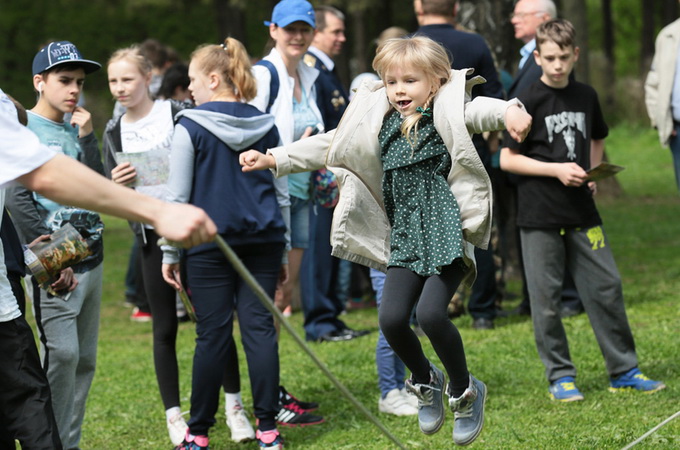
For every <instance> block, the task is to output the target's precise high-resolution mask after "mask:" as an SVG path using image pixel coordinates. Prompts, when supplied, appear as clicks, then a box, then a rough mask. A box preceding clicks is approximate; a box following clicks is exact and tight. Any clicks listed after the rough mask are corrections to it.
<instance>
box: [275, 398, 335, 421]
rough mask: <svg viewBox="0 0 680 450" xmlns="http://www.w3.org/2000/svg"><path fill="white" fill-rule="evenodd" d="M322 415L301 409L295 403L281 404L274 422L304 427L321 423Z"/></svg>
mask: <svg viewBox="0 0 680 450" xmlns="http://www.w3.org/2000/svg"><path fill="white" fill-rule="evenodd" d="M323 422H324V420H323V417H321V416H315V415H313V414H310V413H308V412H306V411H304V410H302V409H300V407H299V406H298V405H297V404H296V403H295V402H290V403H288V404H285V405H284V404H282V405H281V409H279V413H278V414H277V415H276V423H277V424H278V425H283V426H287V427H306V426H309V425H317V424H320V423H323Z"/></svg>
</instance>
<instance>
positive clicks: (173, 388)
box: [138, 229, 180, 409]
mask: <svg viewBox="0 0 680 450" xmlns="http://www.w3.org/2000/svg"><path fill="white" fill-rule="evenodd" d="M144 232H145V233H146V245H144V243H143V242H142V240H141V238H139V237H138V239H139V241H138V242H139V249H140V252H141V254H142V258H141V259H142V278H143V280H142V282H143V284H144V292H145V293H146V298H147V300H148V302H149V307H150V309H151V317H152V321H151V328H152V330H153V362H154V367H155V369H156V379H157V381H158V389H159V390H160V393H161V399H162V400H163V405H164V406H165V409H170V408H172V407H174V406H180V400H179V373H178V369H177V351H176V350H175V345H176V341H177V305H176V301H175V298H176V295H177V294H176V293H175V290H174V289H173V288H172V287H171V286H170V285H169V284H168V283H166V282H165V280H164V279H163V274H162V272H161V264H162V260H163V252H162V251H161V248H160V247H159V246H158V245H157V244H156V242H157V241H158V238H159V236H158V234H156V232H155V231H154V230H150V229H145V230H144ZM138 282H139V280H138Z"/></svg>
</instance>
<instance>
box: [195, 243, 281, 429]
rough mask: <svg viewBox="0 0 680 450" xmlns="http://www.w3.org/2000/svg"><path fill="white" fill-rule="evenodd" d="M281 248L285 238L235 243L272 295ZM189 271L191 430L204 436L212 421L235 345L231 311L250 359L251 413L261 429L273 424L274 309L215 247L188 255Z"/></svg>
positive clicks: (276, 388)
mask: <svg viewBox="0 0 680 450" xmlns="http://www.w3.org/2000/svg"><path fill="white" fill-rule="evenodd" d="M283 247H284V244H283V243H281V244H278V243H277V244H260V245H245V246H234V247H233V250H234V252H236V254H237V255H238V256H239V258H240V259H241V261H243V264H244V265H245V266H246V268H247V269H248V270H249V271H250V273H251V274H252V275H253V277H254V278H255V280H256V281H257V282H258V283H259V284H260V286H262V288H263V289H264V291H265V292H266V293H267V294H268V295H269V296H270V297H271V298H273V297H274V291H275V289H276V282H277V279H278V276H279V272H280V269H281V256H282V254H283V253H282V252H283ZM187 276H188V284H189V287H190V288H191V294H192V300H193V304H194V307H195V310H196V318H197V319H198V322H197V324H196V334H197V337H196V352H195V354H194V366H193V379H192V392H191V419H190V420H189V429H190V430H191V433H192V434H195V435H207V434H208V429H209V428H210V427H211V426H212V425H214V423H215V413H216V412H217V407H218V404H219V391H220V386H221V385H222V381H223V376H224V368H225V366H226V364H227V360H228V358H229V355H230V349H229V346H231V345H233V344H234V340H233V338H232V332H233V325H234V312H236V313H237V314H238V321H239V327H240V330H241V339H242V342H243V348H244V350H245V354H246V361H247V362H248V374H249V376H250V384H251V390H252V393H253V402H254V414H255V417H256V418H257V419H259V421H260V428H261V429H269V428H274V426H275V417H276V414H277V413H278V410H279V407H278V405H279V353H278V343H277V341H276V330H275V328H274V318H273V317H272V314H271V313H270V312H269V311H268V310H267V308H265V306H264V305H263V304H262V303H261V302H260V300H259V299H258V298H257V296H256V295H255V293H254V292H253V291H252V290H251V289H250V287H249V286H248V285H247V284H246V283H245V281H243V279H241V277H240V276H239V275H238V274H237V273H236V271H235V270H234V268H233V266H232V265H231V264H230V263H229V262H228V261H227V260H226V258H225V257H224V256H223V255H222V253H221V252H220V251H219V250H218V249H217V248H215V249H212V250H207V251H205V252H201V253H199V254H195V255H189V256H188V258H187ZM232 352H233V350H232ZM232 354H233V353H232Z"/></svg>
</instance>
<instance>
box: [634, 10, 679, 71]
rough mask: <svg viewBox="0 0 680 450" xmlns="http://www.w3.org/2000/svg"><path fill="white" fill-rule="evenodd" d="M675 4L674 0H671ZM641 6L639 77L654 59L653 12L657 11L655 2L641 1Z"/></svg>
mask: <svg viewBox="0 0 680 450" xmlns="http://www.w3.org/2000/svg"><path fill="white" fill-rule="evenodd" d="M673 2H674V3H677V1H676V0H673ZM640 3H641V6H642V29H641V30H640V33H641V35H640V38H641V43H642V45H641V48H640V75H641V76H642V77H644V76H645V74H646V73H647V71H648V70H649V66H650V65H651V64H652V58H653V57H654V39H655V34H656V33H655V31H654V28H655V26H654V25H655V24H654V11H655V10H657V3H658V2H657V0H641V1H640Z"/></svg>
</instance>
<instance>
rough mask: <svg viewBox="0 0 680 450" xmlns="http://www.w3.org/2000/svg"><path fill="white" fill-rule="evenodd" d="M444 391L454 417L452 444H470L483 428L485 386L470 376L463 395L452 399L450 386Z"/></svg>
mask: <svg viewBox="0 0 680 450" xmlns="http://www.w3.org/2000/svg"><path fill="white" fill-rule="evenodd" d="M446 391H447V395H449V407H450V408H451V411H453V414H454V416H455V421H454V422H453V442H454V443H455V444H457V445H468V444H472V442H473V441H474V440H475V439H477V436H479V433H481V432H482V427H483V426H484V403H485V402H486V385H485V384H484V383H482V382H481V381H479V380H478V379H477V378H475V377H473V376H472V375H470V385H469V386H468V388H467V389H465V392H463V395H461V396H460V397H458V398H453V397H452V396H451V395H450V394H449V391H450V386H448V387H447V389H446Z"/></svg>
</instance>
